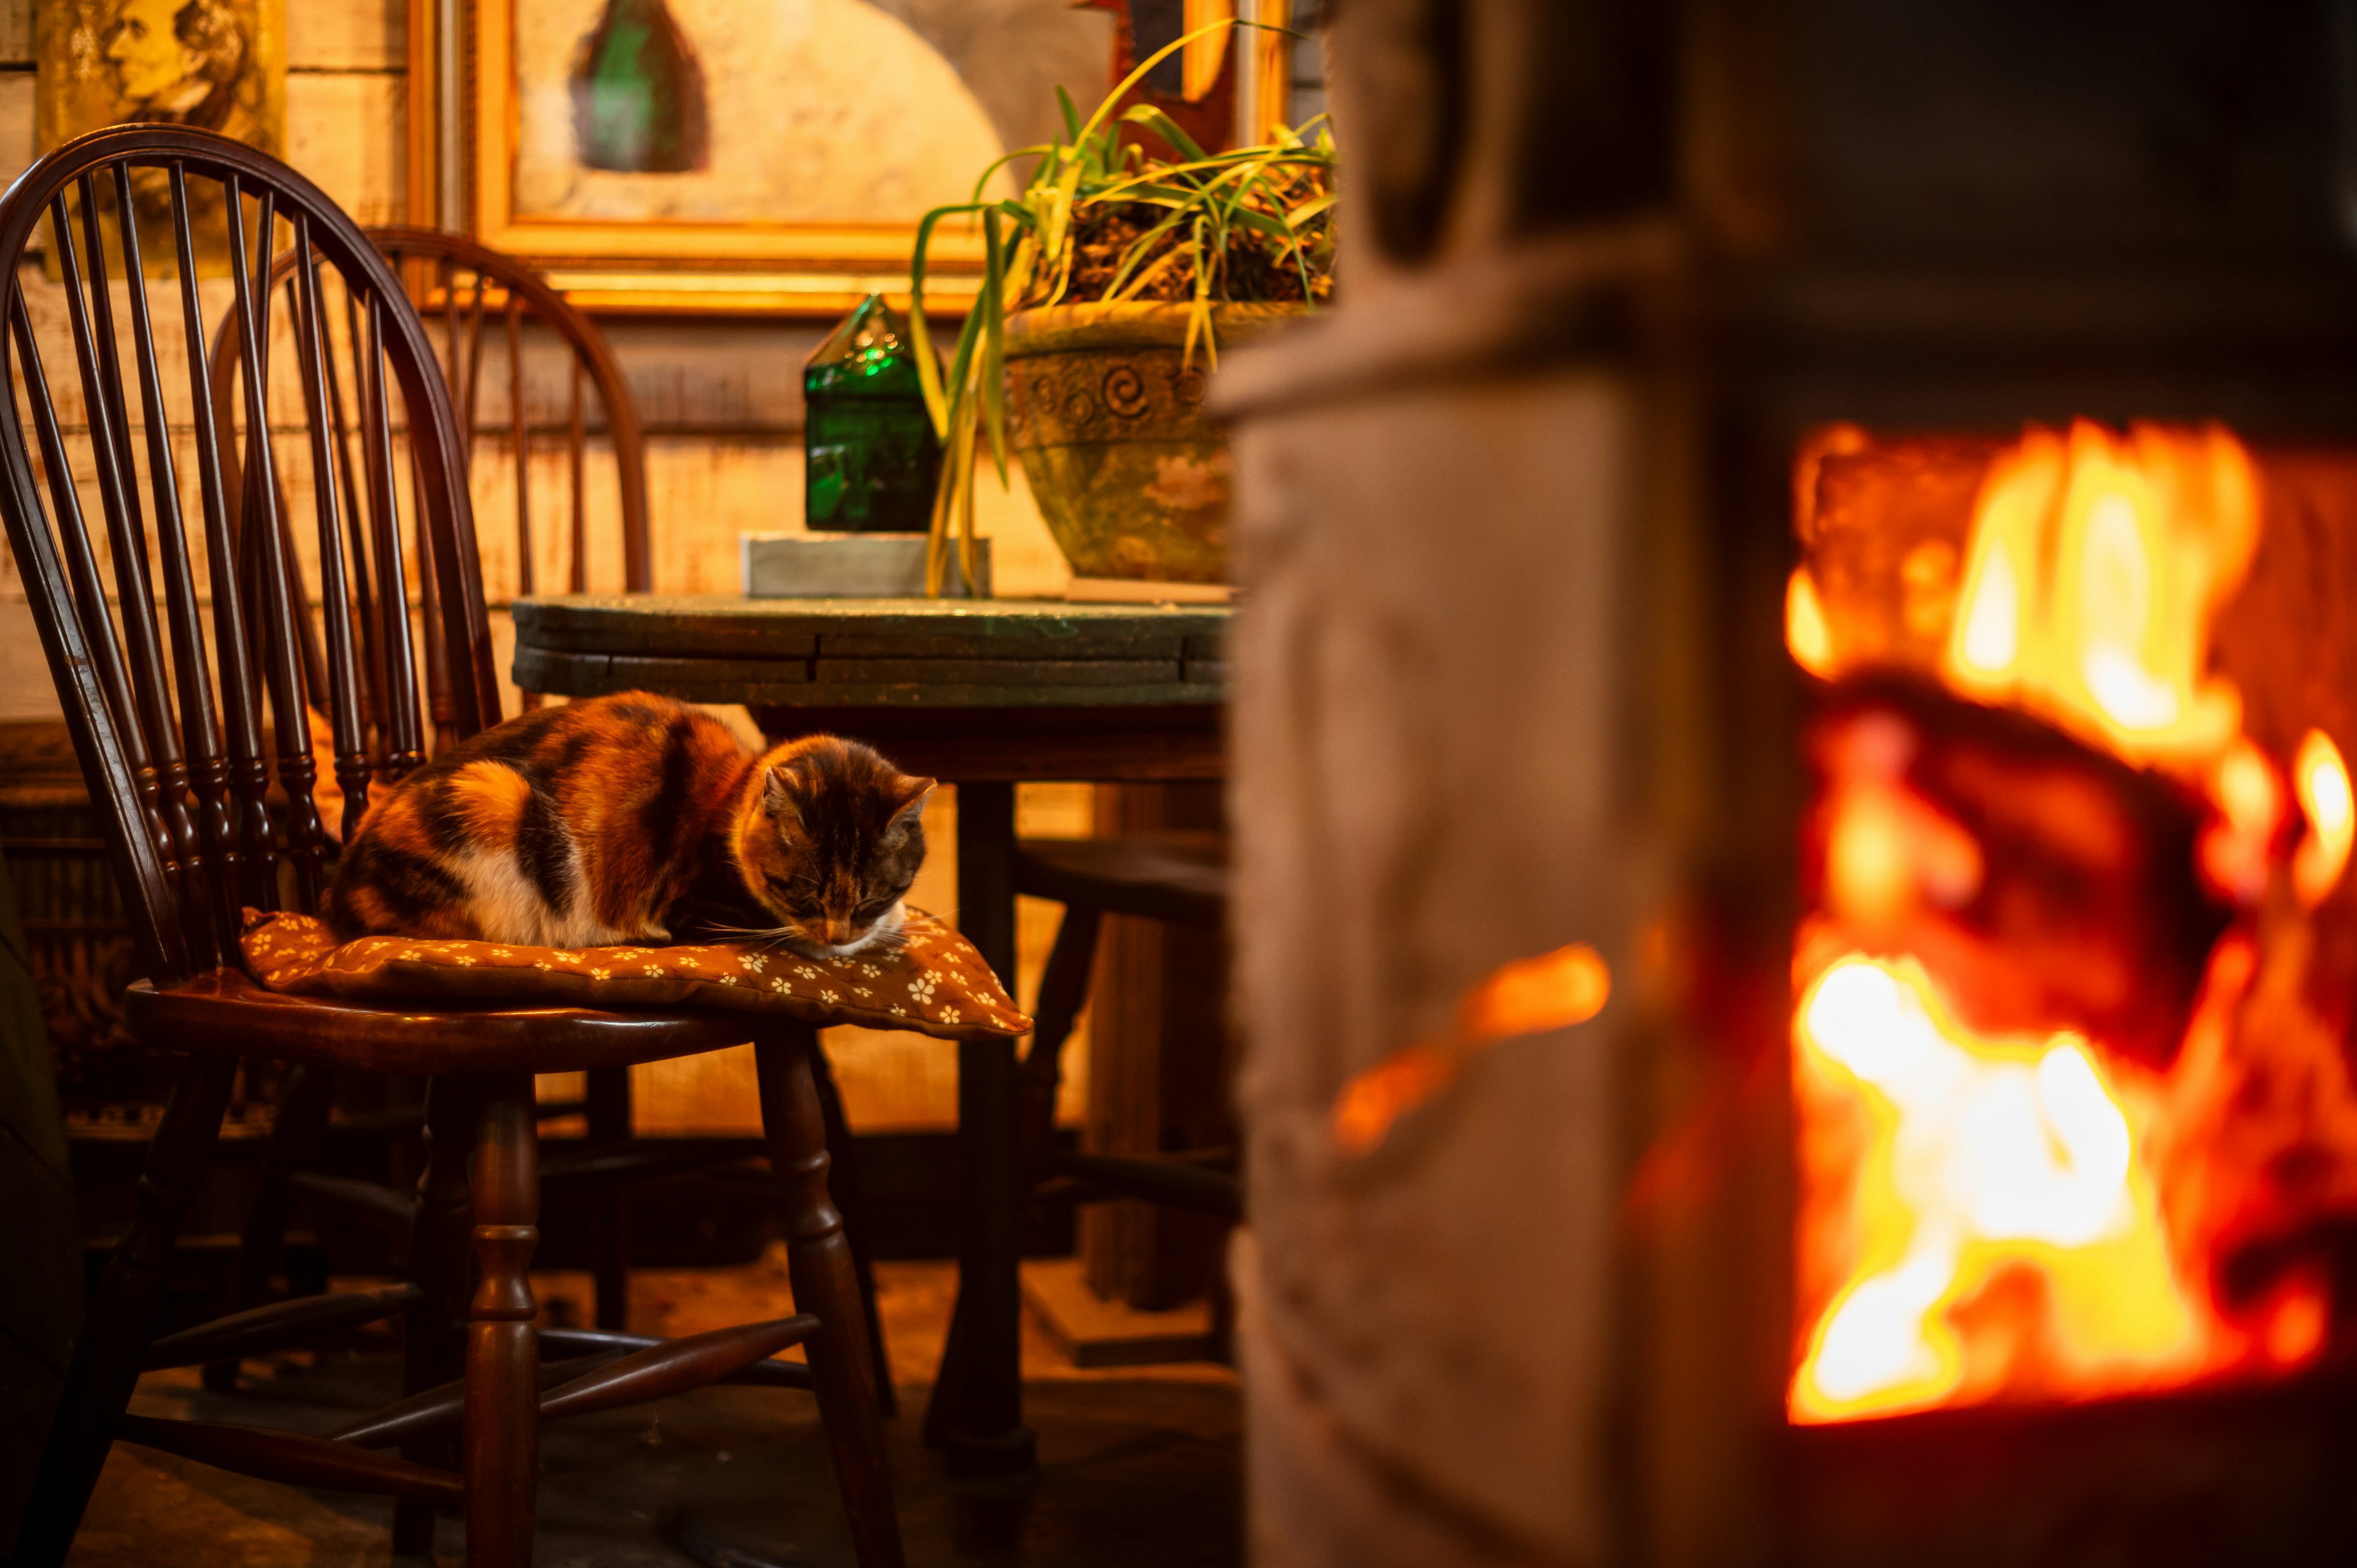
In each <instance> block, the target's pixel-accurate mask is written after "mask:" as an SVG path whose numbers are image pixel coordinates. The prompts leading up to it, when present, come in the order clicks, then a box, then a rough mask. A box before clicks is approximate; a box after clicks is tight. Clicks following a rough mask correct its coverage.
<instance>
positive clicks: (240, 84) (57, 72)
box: [33, 0, 286, 271]
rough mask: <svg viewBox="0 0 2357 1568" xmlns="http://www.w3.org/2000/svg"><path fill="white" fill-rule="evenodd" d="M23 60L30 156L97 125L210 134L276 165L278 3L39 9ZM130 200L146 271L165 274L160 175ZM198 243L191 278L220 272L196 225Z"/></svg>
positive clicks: (206, 232) (147, 179) (188, 0)
mask: <svg viewBox="0 0 2357 1568" xmlns="http://www.w3.org/2000/svg"><path fill="white" fill-rule="evenodd" d="M33 55H34V60H35V76H34V83H33V101H34V111H33V122H34V134H35V141H36V144H37V149H38V151H40V152H48V150H50V149H51V148H53V147H59V146H62V145H65V144H66V143H68V142H70V141H71V140H73V139H74V138H75V137H76V136H79V135H81V134H84V133H85V132H89V131H95V130H97V129H99V128H100V127H102V126H104V125H120V124H158V125H191V126H195V127H197V128H199V129H201V130H207V131H218V132H220V133H221V134H223V135H225V136H234V137H236V138H237V139H238V140H239V141H241V142H245V143H247V144H249V145H253V146H256V147H259V148H261V149H262V150H263V151H264V152H266V153H270V154H273V155H275V156H284V154H285V143H286V10H285V0H38V5H37V7H36V9H35V12H34V23H33ZM132 199H133V203H134V205H135V208H136V209H137V211H138V213H139V217H140V240H141V252H142V254H143V255H144V256H145V257H146V258H147V264H148V266H149V267H150V269H151V270H153V269H161V270H166V271H168V270H169V268H170V267H171V265H172V259H171V257H172V247H171V244H170V240H169V236H170V233H171V230H170V226H169V225H170V209H169V206H168V202H169V197H168V194H167V191H166V189H165V185H164V180H163V177H162V172H161V171H160V170H153V169H149V170H141V171H139V174H138V175H137V176H135V177H134V180H133V197H132ZM216 199H218V198H216ZM198 233H199V235H201V236H205V239H204V240H203V241H200V248H199V254H198V257H197V261H198V265H199V269H200V270H205V271H226V270H227V267H228V257H227V254H226V252H227V249H228V242H227V240H226V238H225V237H224V236H223V233H222V231H221V226H220V225H219V224H217V223H203V222H201V221H200V223H199V229H198ZM51 264H52V265H54V264H55V263H54V259H53V260H52V263H51Z"/></svg>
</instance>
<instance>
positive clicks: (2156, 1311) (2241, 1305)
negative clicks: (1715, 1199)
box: [1784, 421, 2357, 1561]
mask: <svg viewBox="0 0 2357 1568" xmlns="http://www.w3.org/2000/svg"><path fill="white" fill-rule="evenodd" d="M1794 504H1795V509H1796V526H1797V531H1798V534H1799V539H1800V543H1801V553H1802V560H1801V564H1799V565H1798V566H1797V567H1796V568H1795V569H1794V570H1793V571H1792V575H1791V577H1790V579H1789V580H1788V583H1787V585H1786V592H1785V599H1784V612H1785V638H1786V644H1787V648H1788V650H1789V651H1790V654H1791V656H1792V660H1794V661H1795V662H1796V663H1798V664H1799V665H1800V666H1801V667H1802V668H1803V670H1805V671H1808V673H1809V675H1810V676H1811V677H1812V683H1813V692H1812V701H1811V703H1810V710H1811V711H1810V713H1809V714H1808V716H1807V717H1806V719H1805V721H1804V723H1803V729H1802V749H1803V756H1804V757H1805V760H1806V766H1807V776H1808V780H1809V783H1808V790H1807V796H1806V802H1805V804H1804V806H1803V809H1802V811H1801V812H1800V816H1799V821H1798V823H1797V831H1798V837H1799V842H1800V863H1799V872H1800V875H1799V889H1800V904H1801V912H1800V915H1799V918H1798V920H1797V924H1796V929H1795V932H1794V938H1793V945H1792V1013H1791V1029H1792V1057H1791V1062H1792V1107H1793V1122H1792V1140H1793V1155H1794V1164H1795V1167H1796V1169H1797V1171H1798V1173H1799V1183H1800V1190H1799V1194H1798V1198H1797V1203H1796V1206H1795V1207H1796V1219H1795V1228H1794V1242H1793V1277H1794V1283H1795V1295H1796V1299H1795V1315H1794V1340H1795V1342H1794V1348H1793V1355H1792V1369H1791V1376H1790V1380H1789V1383H1788V1385H1787V1390H1786V1400H1785V1403H1786V1413H1787V1418H1788V1420H1789V1421H1790V1422H1791V1423H1792V1425H1793V1428H1794V1439H1795V1442H1794V1453H1795V1455H1796V1456H1797V1459H1798V1462H1799V1464H1800V1466H1801V1468H1802V1472H1803V1477H1805V1479H1806V1481H1807V1482H1808V1483H1809V1486H1808V1487H1805V1488H1804V1492H1803V1496H1804V1499H1805V1500H1804V1501H1803V1505H1802V1507H1803V1512H1804V1514H1805V1515H1808V1516H1809V1517H1808V1520H1807V1524H1806V1526H1805V1527H1804V1529H1803V1536H1804V1538H1807V1539H1809V1540H1810V1541H1812V1543H1813V1546H1814V1547H1815V1549H1816V1550H1815V1551H1813V1552H1812V1553H1811V1554H1812V1555H1813V1556H1817V1557H1819V1558H1820V1559H1821V1560H1827V1561H1841V1560H1844V1559H1845V1558H1846V1557H1847V1556H1849V1555H1851V1554H1852V1552H1856V1554H1857V1555H1858V1556H1859V1557H1860V1558H1861V1560H1863V1559H1864V1558H1868V1557H1872V1556H1875V1555H1878V1554H1879V1553H1880V1552H1886V1551H1888V1550H1889V1549H1890V1548H1892V1547H1894V1546H1897V1545H1899V1544H1900V1542H1902V1541H1906V1540H1909V1539H1917V1540H1921V1541H1943V1542H1944V1543H1946V1546H1947V1548H1948V1549H1949V1550H1952V1551H1953V1550H1958V1549H1960V1548H1962V1549H1965V1550H1967V1552H1968V1555H1971V1556H1975V1557H1977V1558H1979V1559H1980V1560H1991V1559H1996V1558H2001V1557H2003V1556H2004V1555H2006V1554H2007V1553H2006V1552H2005V1548H2004V1545H2003V1542H2002V1539H2001V1538H2003V1537H2005V1536H2007V1535H2015V1536H2018V1535H2021V1534H2023V1533H2024V1532H2027V1533H2028V1535H2029V1537H2031V1538H2033V1539H2036V1540H2039V1541H2042V1542H2044V1544H2043V1545H2042V1546H2041V1547H2040V1555H2044V1554H2047V1553H2050V1552H2051V1551H2052V1550H2053V1535H2054V1531H2055V1530H2056V1529H2057V1528H2058V1527H2057V1525H2056V1522H2055V1521H2054V1520H2051V1519H2041V1518H2040V1502H2039V1499H2040V1498H2041V1496H2043V1497H2044V1498H2046V1499H2047V1508H2048V1509H2049V1510H2052V1509H2061V1510H2063V1511H2064V1512H2065V1513H2066V1514H2074V1515H2075V1516H2076V1517H2077V1519H2078V1523H2077V1525H2076V1528H2079V1529H2082V1530H2085V1531H2087V1532H2089V1533H2088V1536H2087V1544H2088V1547H2089V1549H2091V1550H2092V1549H2093V1547H2094V1546H2095V1545H2097V1544H2098V1543H2100V1544H2102V1545H2103V1546H2104V1547H2106V1548H2116V1547H2118V1546H2121V1545H2123V1544H2127V1543H2130V1542H2133V1543H2134V1546H2135V1550H2136V1552H2138V1553H2139V1556H2138V1559H2137V1560H2139V1561H2149V1560H2153V1554H2154V1553H2158V1554H2159V1560H2162V1561H2178V1560H2186V1561H2205V1560H2206V1561H2216V1560H2222V1558H2220V1557H2219V1556H2218V1555H2216V1554H2217V1553H2220V1552H2223V1553H2224V1554H2225V1555H2226V1556H2228V1557H2233V1556H2235V1555H2237V1554H2239V1553H2240V1552H2243V1551H2244V1550H2245V1548H2246V1546H2247V1545H2249V1544H2251V1543H2252V1542H2254V1541H2264V1540H2266V1539H2267V1538H2268V1537H2269V1535H2270V1534H2272V1535H2274V1536H2278V1537H2287V1541H2286V1547H2287V1550H2289V1551H2291V1552H2293V1553H2294V1554H2295V1555H2296V1554H2297V1552H2298V1550H2299V1549H2300V1548H2299V1546H2298V1544H2296V1543H2298V1542H2300V1541H2312V1542H2313V1543H2315V1544H2318V1545H2321V1544H2322V1543H2324V1542H2326V1541H2330V1540H2333V1539H2339V1540H2341V1541H2346V1540H2347V1539H2348V1538H2347V1537H2346V1535H2345V1534H2337V1533H2336V1532H2337V1531H2338V1530H2343V1529H2345V1526H2346V1520H2341V1519H2336V1517H2335V1516H2337V1515H2339V1514H2340V1513H2341V1511H2342V1509H2345V1507H2346V1505H2341V1504H2329V1503H2326V1502H2324V1500H2323V1499H2324V1498H2325V1496H2327V1495H2329V1494H2328V1493H2326V1492H2324V1491H2319V1492H2318V1495H2317V1496H2315V1497H2301V1496H2299V1495H2298V1494H2300V1493H2301V1492H2302V1491H2303V1489H2304V1488H2306V1489H2309V1490H2315V1489H2317V1488H2319V1487H2324V1486H2325V1485H2326V1481H2327V1477H2330V1475H2331V1474H2332V1473H2333V1471H2334V1470H2335V1469H2336V1468H2337V1467H2339V1466H2335V1465H2334V1464H2333V1462H2332V1461H2331V1459H2330V1455H2332V1454H2333V1453H2334V1452H2335V1451H2336V1449H2339V1448H2345V1443H2344V1440H2345V1435H2346V1428H2345V1422H2343V1421H2337V1420H2335V1419H2333V1418H2332V1417H2330V1415H2329V1414H2327V1413H2326V1412H2329V1411H2330V1409H2331V1407H2332V1405H2333V1403H2334V1402H2337V1401H2339V1402H2345V1400H2346V1399H2347V1397H2348V1390H2347V1386H2346V1383H2345V1380H2344V1378H2345V1370H2346V1366H2347V1363H2348V1362H2349V1360H2350V1359H2351V1352H2352V1348H2357V1079H2352V1063H2351V1060H2350V1058H2349V1054H2348V1051H2347V1048H2346V1047H2345V1045H2344V1041H2345V1039H2346V1037H2347V1036H2348V1032H2349V1026H2350V1022H2351V1018H2352V1008H2353V1007H2357V886H2352V877H2351V874H2350V864H2349V863H2350V857H2351V848H2352V837H2357V803H2353V802H2352V787H2351V779H2350V773H2349V768H2348V764H2347V762H2346V760H2345V759H2344V752H2345V751H2347V750H2348V749H2349V748H2350V747H2351V746H2352V744H2357V728H2352V723H2357V685H2352V682H2351V680H2350V675H2351V671H2348V670H2346V669H2344V668H2343V667H2342V665H2341V660H2342V657H2343V650H2344V644H2345V641H2346V639H2345V636H2344V632H2343V628H2345V627H2346V625H2347V624H2348V620H2349V618H2350V616H2351V613H2352V604H2357V572H2352V566H2357V456H2350V455H2346V454H2340V453H2322V454H2319V453H2315V452H2302V451H2297V450H2270V449H2265V448H2261V449H2254V448H2253V447H2252V446H2248V445H2246V444H2245V443H2244V441H2243V440H2241V439H2240V438H2238V437H2237V436H2236V435H2234V434H2233V433H2232V432H2231V431H2229V430H2227V429H2225V428H2224V427H2222V426H2221V425H2218V424H2206V425H2175V426H2171V425H2162V424H2131V425H2128V426H2127V427H2126V428H2123V429H2115V428H2107V427H2105V426H2104V425H2101V424H2095V423H2093V422H2089V421H2077V422H2074V423H2072V424H2068V425H2067V426H2062V427H2045V426H2039V425H2032V426H2030V427H2029V428H2028V429H2026V430H2024V431H2022V432H2021V434H2020V435H2018V437H2016V438H2014V439H2011V440H1996V439H1986V438H1962V437H1952V436H1912V437H1910V436H1889V435H1870V434H1868V433H1867V432H1865V431H1863V430H1860V429H1858V428H1857V427H1855V426H1850V425H1838V426H1833V427H1828V428H1824V429H1822V430H1819V431H1816V432H1814V433H1813V434H1812V435H1810V436H1809V437H1807V438H1806V439H1805V440H1804V441H1803V444H1802V446H1801V450H1800V453H1799V456H1798V458H1797V461H1796V463H1795V474H1794ZM1845 1428H1846V1429H1848V1430H1846V1431H1845V1430H1842V1429H1845ZM2254 1453H2265V1454H2266V1455H2268V1458H2267V1460H2266V1462H2265V1463H2260V1464H2257V1465H2254V1464H2253V1463H2252V1459H2251V1456H2252V1455H2253V1454H2254ZM2132 1456H2133V1457H2132ZM2345 1463H2346V1461H2345V1457H2344V1458H2343V1459H2342V1460H2341V1466H2345ZM2341 1478H2342V1479H2344V1480H2345V1478H2346V1477H2345V1475H2344V1476H2343V1477H2341ZM2124 1487H2125V1488H2126V1489H2125V1490H2123V1488H2124ZM1927 1488H1928V1489H1927ZM2287 1488H2288V1489H2289V1490H2290V1491H2291V1492H2292V1493H2293V1494H2294V1496H2293V1497H2292V1498H2289V1499H2287V1498H2284V1497H2282V1496H2281V1495H2279V1494H2281V1493H2282V1492H2283V1491H2285V1490H2286V1489H2287ZM2172 1491H2174V1492H2175V1496H2174V1498H2170V1497H2169V1493H2170V1492H2172ZM1901 1499H1903V1501H1902V1500H1901ZM2244 1514H2248V1515H2249V1516H2251V1517H2250V1518H2248V1519H2244V1518H2243V1517H2242V1516H2243V1515H2244ZM1975 1516H1976V1517H1977V1518H1979V1519H1980V1520H1983V1521H1984V1522H1985V1524H1986V1526H1988V1527H1989V1528H1991V1529H1994V1530H1995V1534H1994V1535H1992V1534H1990V1533H1989V1530H1988V1529H1984V1530H1981V1531H1979V1532H1977V1533H1976V1532H1975V1529H1974V1526H1973V1524H1972V1522H1971V1521H1972V1520H1973V1518H1974V1517H1975ZM2254 1528H2255V1529H2256V1530H2257V1532H2258V1533H2257V1534H2256V1535H2255V1536H2254V1535H2252V1534H2250V1533H2249V1531H2250V1530H2252V1529H2254ZM1967 1542H1971V1543H1973V1544H1971V1545H1970V1546H1969V1547H1968V1548H1966V1547H1965V1543H1967ZM2189 1553H2190V1554H2191V1555H2190V1556H2189V1555H2188V1554H2189Z"/></svg>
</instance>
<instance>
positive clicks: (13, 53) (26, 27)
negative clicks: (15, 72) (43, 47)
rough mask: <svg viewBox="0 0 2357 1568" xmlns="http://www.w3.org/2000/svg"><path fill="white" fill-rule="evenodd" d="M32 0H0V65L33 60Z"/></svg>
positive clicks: (27, 63)
mask: <svg viewBox="0 0 2357 1568" xmlns="http://www.w3.org/2000/svg"><path fill="white" fill-rule="evenodd" d="M33 4H34V0H0V66H11V65H30V64H31V63H32V62H33Z"/></svg>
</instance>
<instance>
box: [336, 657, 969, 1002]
mask: <svg viewBox="0 0 2357 1568" xmlns="http://www.w3.org/2000/svg"><path fill="white" fill-rule="evenodd" d="M932 791H933V780H932V779H918V778H913V777H911V776H910V775H909V774H906V773H903V772H901V771H900V770H899V768H895V767H893V766H892V764H890V763H889V762H887V761H886V760H885V759H884V758H883V757H880V756H878V755H877V753H875V752H874V751H872V750H870V749H868V748H867V747H866V746H861V745H859V744H858V743H857V742H856V741H847V740H840V739H837V738H836V737H834V736H805V737H804V738H802V739H800V740H794V741H789V742H787V743H786V744H785V745H783V746H779V747H777V748H776V749H775V750H773V751H770V752H768V753H766V754H763V755H759V756H757V755H755V754H754V753H753V752H751V751H748V750H747V749H746V748H745V746H743V745H742V744H741V743H740V742H738V740H737V736H735V735H734V734H733V733H732V732H731V731H730V730H729V728H728V726H727V725H724V724H722V723H721V722H720V721H719V720H718V719H716V718H714V717H712V716H711V715H710V714H704V713H699V712H698V711H696V710H695V709H694V708H691V707H689V706H687V705H686V704H685V703H676V702H673V701H672V700H671V699H669V698H667V697H657V696H652V695H650V694H649V693H644V692H628V693H621V694H619V695H617V696H610V697H598V698H595V699H592V700H590V701H587V702H581V703H568V704H566V705H565V706H562V707H548V708H542V709H540V710H539V711H537V712H535V713H530V714H523V715H522V716H521V717H519V718H514V719H510V720H509V721H507V722H506V723H505V724H501V725H494V726H493V727H492V728H490V729H488V730H485V731H484V732H483V733H482V734H480V735H479V736H475V737H474V738H472V739H471V740H468V741H464V742H462V743H460V744H459V745H457V746H453V747H452V748H451V749H450V750H449V751H448V752H447V753H446V754H445V755H443V756H441V757H436V759H435V760H434V761H433V762H432V763H430V764H428V765H427V766H425V767H424V768H419V769H418V770H417V771H416V772H414V773H413V774H411V775H410V776H409V777H408V778H407V779H403V780H402V781H401V782H400V784H399V785H397V786H396V787H395V788H394V789H393V790H392V791H391V792H390V793H388V794H387V795H385V796H384V797H383V798H382V800H373V801H372V802H371V805H370V807H369V810H368V814H367V815H366V816H365V817H363V818H362V819H361V827H360V831H359V832H358V833H357V834H356V835H355V836H354V838H353V842H352V844H351V846H350V849H349V850H348V851H346V853H345V854H344V855H343V857H342V859H341V861H340V863H339V865H338V866H337V868H336V875H335V880H334V882H333V883H332V884H331V885H330V886H329V888H328V904H327V910H326V913H327V917H328V924H329V925H330V926H332V927H333V928H334V929H335V931H336V934H337V935H338V936H339V938H341V939H343V940H347V941H349V940H351V939H352V938H354V937H359V936H364V935H369V934H371V933H398V934H400V935H403V936H416V937H429V938H444V939H468V940H483V941H495V942H513V943H516V944H518V945H520V946H522V945H529V946H535V947H555V948H581V947H599V946H605V945H608V944H613V943H620V942H636V943H665V942H671V941H685V940H698V939H701V940H715V939H720V938H737V939H753V940H775V941H778V942H780V943H781V944H783V945H785V946H787V947H790V948H791V949H793V950H796V951H798V952H801V953H802V954H804V955H805V956H808V957H813V958H825V957H831V956H832V957H840V956H843V955H845V954H847V953H854V952H857V951H859V950H861V949H863V948H866V947H869V946H871V945H874V944H883V945H886V946H889V945H892V944H894V943H896V942H897V941H898V940H899V930H900V923H901V920H902V918H903V911H902V908H901V903H900V900H901V897H902V895H904V894H906V893H907V892H908V890H909V883H910V882H911V881H913V880H914V879H915V877H916V875H917V868H918V866H919V865H921V864H922V863H923V861H924V858H925V832H924V824H923V822H922V817H923V814H924V809H925V802H926V800H929V799H930V798H931V795H932Z"/></svg>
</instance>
